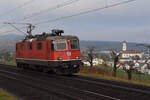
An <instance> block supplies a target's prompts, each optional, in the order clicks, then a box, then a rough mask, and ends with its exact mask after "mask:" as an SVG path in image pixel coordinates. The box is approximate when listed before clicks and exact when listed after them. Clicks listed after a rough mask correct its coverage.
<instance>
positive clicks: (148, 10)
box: [0, 0, 150, 43]
mask: <svg viewBox="0 0 150 100" xmlns="http://www.w3.org/2000/svg"><path fill="white" fill-rule="evenodd" d="M30 1H31V2H30ZM70 1H72V2H73V3H72V4H69V5H67V6H65V7H59V8H57V9H54V8H56V7H57V6H58V5H59V6H62V5H60V4H66V3H69V2H70ZM70 1H69V0H0V33H1V35H4V34H14V33H19V32H17V31H14V32H10V33H3V32H5V31H9V30H11V29H13V28H12V27H10V26H9V25H5V26H4V25H3V24H2V23H3V22H6V21H9V22H29V23H33V24H36V23H38V22H41V21H46V20H53V19H56V18H60V17H64V16H70V15H72V14H76V13H79V12H82V11H87V10H89V9H95V8H99V7H104V6H105V5H111V4H115V3H118V2H122V1H127V0H70ZM29 2H30V3H29ZM23 5H24V6H23ZM15 8H17V9H15ZM46 9H49V11H47V12H46ZM44 11H45V13H44ZM39 12H43V13H40V14H39V15H38V16H36V17H32V18H30V19H26V20H23V18H26V17H28V16H30V15H33V14H36V13H39ZM22 26H25V25H17V27H22ZM53 28H57V29H63V30H64V31H65V34H69V35H77V36H78V37H79V38H80V39H81V40H99V41H123V40H127V41H129V42H147V43H150V39H149V38H150V0H136V1H133V2H130V3H127V4H124V5H119V6H116V7H112V8H107V9H103V10H100V11H96V12H93V13H89V14H84V15H81V16H76V17H72V18H68V19H63V20H58V21H54V22H49V23H45V24H39V25H37V26H36V29H35V31H34V33H40V32H43V31H46V32H49V31H50V30H51V29H53ZM24 30H25V29H23V31H24Z"/></svg>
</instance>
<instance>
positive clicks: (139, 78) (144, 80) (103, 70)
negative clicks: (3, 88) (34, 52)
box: [0, 61, 150, 86]
mask: <svg viewBox="0 0 150 100" xmlns="http://www.w3.org/2000/svg"><path fill="white" fill-rule="evenodd" d="M0 64H6V65H16V63H15V61H3V62H2V61H1V62H0ZM77 75H82V76H88V77H95V78H103V79H108V80H117V81H123V82H129V83H135V84H143V85H148V86H150V75H143V74H136V73H133V74H132V80H128V76H127V73H126V72H125V71H123V70H121V69H118V70H117V77H113V76H112V67H109V66H105V65H100V66H94V67H93V68H90V67H87V66H85V67H81V70H80V72H79V73H78V74H77Z"/></svg>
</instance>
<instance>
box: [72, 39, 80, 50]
mask: <svg viewBox="0 0 150 100" xmlns="http://www.w3.org/2000/svg"><path fill="white" fill-rule="evenodd" d="M70 48H71V50H75V49H79V40H70Z"/></svg>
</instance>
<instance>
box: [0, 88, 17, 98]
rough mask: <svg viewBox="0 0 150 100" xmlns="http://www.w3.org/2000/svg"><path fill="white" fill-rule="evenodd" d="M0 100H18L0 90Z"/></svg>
mask: <svg viewBox="0 0 150 100" xmlns="http://www.w3.org/2000/svg"><path fill="white" fill-rule="evenodd" d="M0 100H18V99H17V98H15V97H13V96H11V95H10V94H8V93H6V92H4V91H3V90H0Z"/></svg>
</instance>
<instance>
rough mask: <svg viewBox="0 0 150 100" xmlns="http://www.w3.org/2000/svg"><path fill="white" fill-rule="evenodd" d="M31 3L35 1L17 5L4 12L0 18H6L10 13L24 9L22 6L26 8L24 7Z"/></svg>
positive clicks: (30, 0)
mask: <svg viewBox="0 0 150 100" xmlns="http://www.w3.org/2000/svg"><path fill="white" fill-rule="evenodd" d="M33 1H35V0H29V1H27V2H25V3H23V4H20V5H18V6H17V7H15V8H12V9H11V10H9V11H6V12H4V13H2V14H0V17H2V16H3V17H4V16H8V15H9V14H10V13H12V12H14V11H15V10H18V9H19V8H22V7H24V6H26V5H28V4H30V3H32V2H33Z"/></svg>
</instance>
